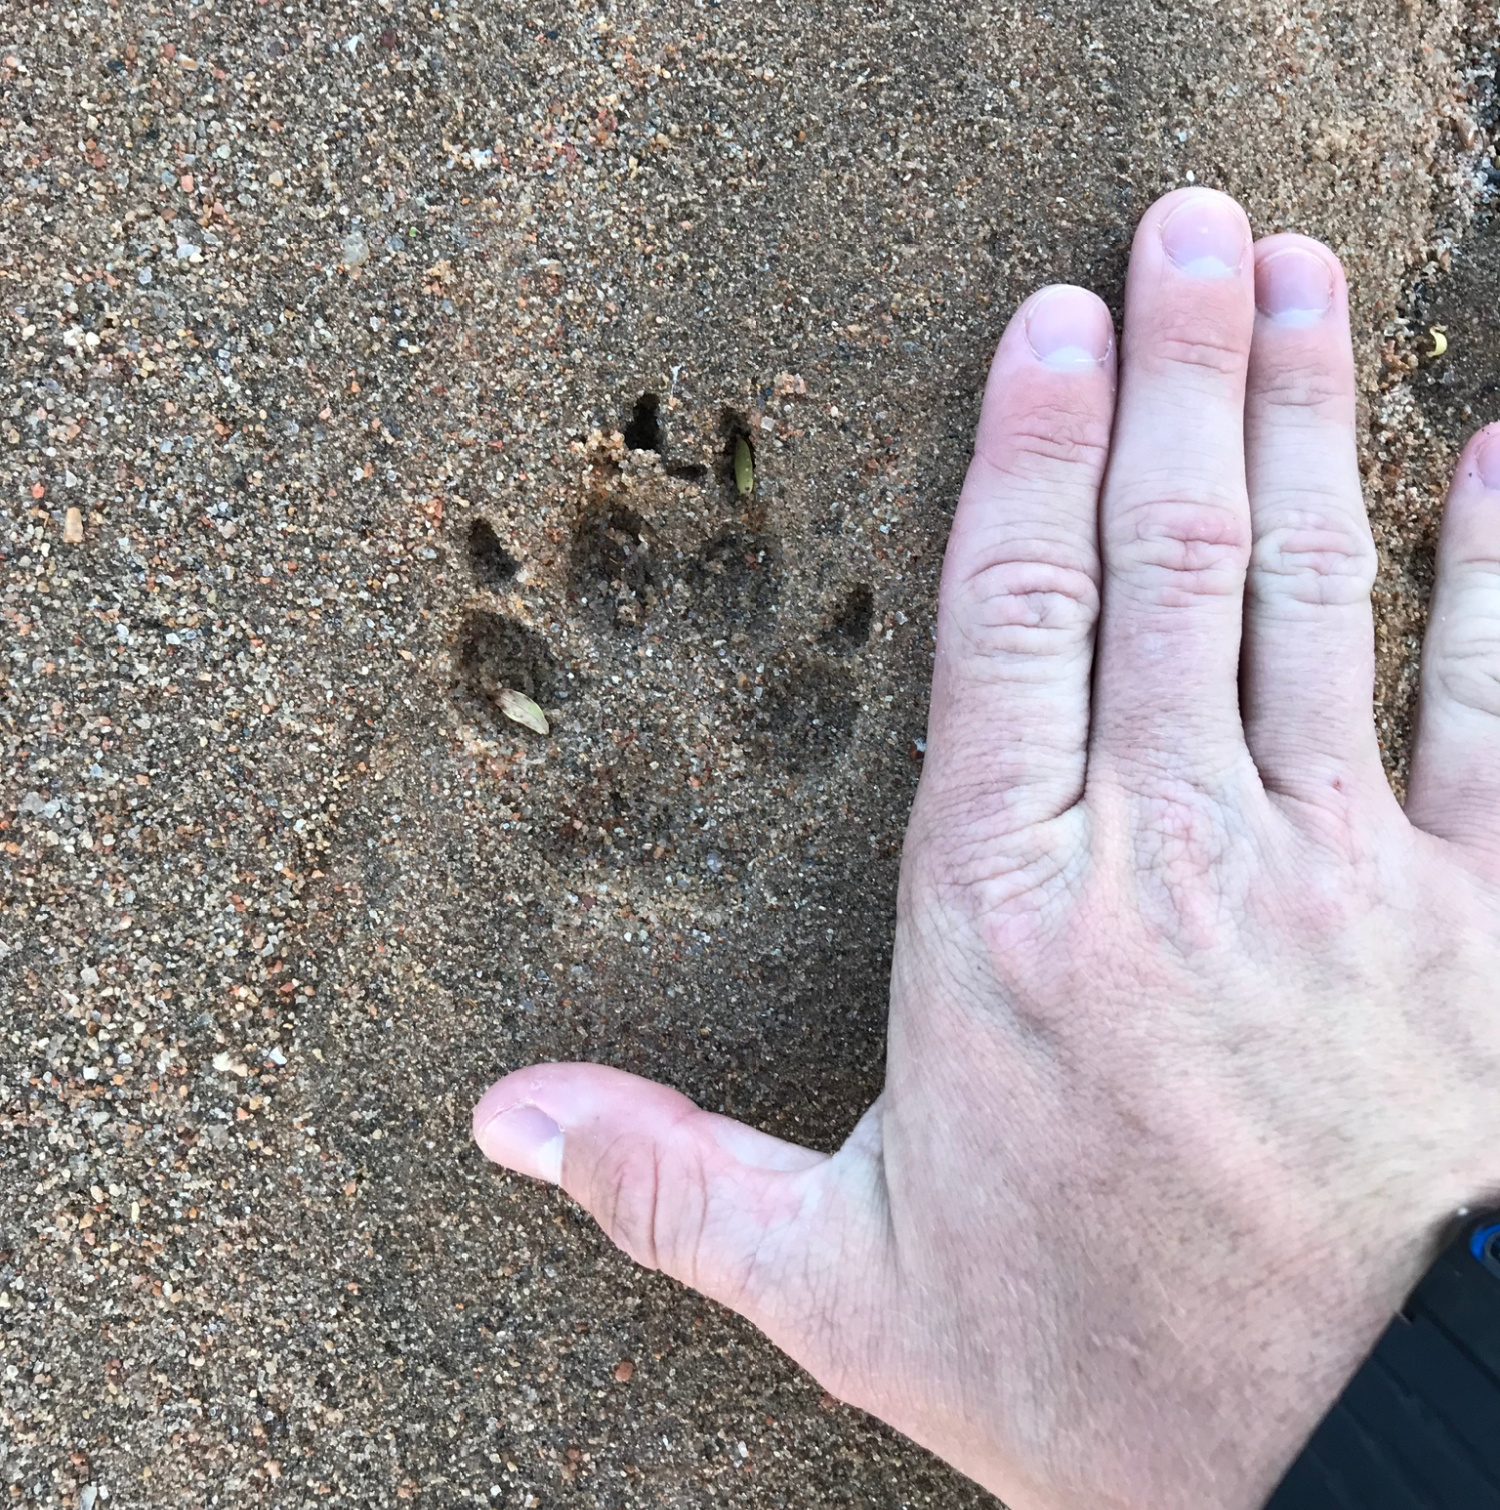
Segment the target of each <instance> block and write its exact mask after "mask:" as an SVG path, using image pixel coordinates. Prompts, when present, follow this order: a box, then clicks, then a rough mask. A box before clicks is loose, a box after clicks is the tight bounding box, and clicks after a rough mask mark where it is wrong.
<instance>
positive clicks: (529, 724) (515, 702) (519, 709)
mask: <svg viewBox="0 0 1500 1510" xmlns="http://www.w3.org/2000/svg"><path fill="white" fill-rule="evenodd" d="M500 711H501V712H502V713H503V714H504V715H505V716H506V717H507V718H508V719H509V720H510V721H511V722H512V723H513V724H520V725H521V726H522V727H523V728H527V729H532V730H535V732H536V733H538V734H547V733H550V732H551V725H549V724H548V722H547V715H546V714H545V713H543V712H542V710H541V709H540V708H539V707H537V705H536V704H535V703H534V702H532V700H531V699H530V698H529V697H527V696H526V695H525V694H524V693H521V692H516V691H514V690H513V689H512V688H510V687H505V688H502V689H501V692H500Z"/></svg>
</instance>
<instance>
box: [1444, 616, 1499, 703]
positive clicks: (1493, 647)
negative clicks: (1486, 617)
mask: <svg viewBox="0 0 1500 1510" xmlns="http://www.w3.org/2000/svg"><path fill="white" fill-rule="evenodd" d="M1437 682H1438V689H1439V691H1440V692H1441V694H1442V696H1443V697H1444V698H1445V699H1446V700H1447V701H1448V702H1450V703H1452V704H1454V705H1455V706H1457V707H1460V708H1467V709H1468V710H1469V711H1470V712H1471V713H1483V714H1486V715H1487V716H1489V717H1490V718H1500V624H1496V625H1494V626H1492V629H1491V632H1490V633H1489V634H1488V635H1485V636H1474V637H1470V636H1465V637H1464V639H1463V640H1462V641H1460V642H1459V643H1458V644H1456V645H1452V646H1449V647H1448V648H1447V649H1446V650H1445V652H1444V654H1443V657H1442V659H1441V660H1440V661H1439V662H1438V666H1437Z"/></svg>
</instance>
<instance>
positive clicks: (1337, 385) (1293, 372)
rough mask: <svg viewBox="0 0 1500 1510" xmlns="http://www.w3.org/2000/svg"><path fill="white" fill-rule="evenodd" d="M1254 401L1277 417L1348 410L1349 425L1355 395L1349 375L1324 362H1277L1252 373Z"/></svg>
mask: <svg viewBox="0 0 1500 1510" xmlns="http://www.w3.org/2000/svg"><path fill="white" fill-rule="evenodd" d="M1251 387H1252V391H1253V394H1254V397H1255V398H1256V400H1257V401H1258V402H1260V403H1261V404H1263V405H1265V407H1266V408H1267V409H1274V410H1276V411H1277V412H1278V416H1284V415H1297V414H1300V413H1307V414H1322V413H1326V411H1328V410H1329V409H1347V410H1348V411H1349V417H1350V419H1351V421H1352V419H1353V410H1354V394H1353V386H1352V383H1351V379H1350V374H1349V372H1348V371H1347V369H1345V370H1340V369H1339V368H1336V367H1334V366H1332V365H1331V364H1330V363H1328V362H1326V361H1322V360H1319V359H1317V358H1308V359H1307V360H1305V361H1296V360H1286V359H1281V360H1278V361H1277V362H1276V364H1275V366H1268V367H1264V368H1261V367H1256V368H1253V369H1252V379H1251Z"/></svg>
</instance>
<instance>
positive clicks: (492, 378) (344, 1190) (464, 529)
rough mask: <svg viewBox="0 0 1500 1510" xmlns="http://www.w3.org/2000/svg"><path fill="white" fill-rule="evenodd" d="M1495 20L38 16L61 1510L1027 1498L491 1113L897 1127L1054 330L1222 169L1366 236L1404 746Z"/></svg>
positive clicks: (39, 457) (25, 135) (9, 576)
mask: <svg viewBox="0 0 1500 1510" xmlns="http://www.w3.org/2000/svg"><path fill="white" fill-rule="evenodd" d="M1493 19H1494V18H1493V8H1492V7H1485V6H1479V5H1473V6H1471V5H1469V4H1466V3H1460V0H1349V3H1344V4H1337V5H1336V4H1332V3H1317V0H1300V3H1299V0H1244V3H1238V4H1217V5H1215V4H1207V3H1192V4H1188V3H1174V4H1167V3H1164V0H1097V3H1083V0H1063V3H1057V4H1054V5H1051V6H1047V7H1039V6H1036V5H1030V4H1010V3H998V0H990V3H981V4H979V5H977V6H975V5H969V6H944V5H930V6H918V5H913V4H910V3H908V0H887V3H879V0H876V3H869V4H864V5H858V6H855V5H844V4H839V3H819V0H807V3H805V4H801V5H790V4H786V3H782V0H764V3H761V4H749V3H742V0H725V3H718V0H713V3H704V0H662V3H657V4H652V5H643V4H638V3H623V4H614V3H607V4H602V5H582V4H577V5H562V4H556V3H551V0H543V3H542V4H540V5H539V6H538V7H532V8H526V7H520V6H509V5H505V4H501V3H498V0H492V3H486V0H457V3H454V4H451V5H450V4H433V5H431V6H427V5H418V4H416V3H407V0H399V3H398V0H364V3H360V0H342V3H340V4H336V5H335V4H321V3H312V0H286V3H280V0H276V3H256V0H214V3H205V4H198V5H193V4H190V3H188V0H172V3H166V4H154V5H153V4H147V3H143V0H110V3H108V4H107V5H106V4H104V3H94V4H84V3H76V4H73V3H61V0H54V3H51V4H47V3H42V0H37V3H33V0H15V3H13V4H10V5H7V6H6V7H5V8H4V10H3V12H0V149H3V162H4V171H3V176H0V199H3V212H0V293H3V301H0V613H3V615H4V625H3V631H0V645H3V649H4V656H3V659H0V739H3V749H4V761H3V764H0V1001H3V1007H0V1032H3V1035H4V1036H3V1038H0V1481H3V1483H4V1484H5V1485H6V1486H7V1492H8V1494H9V1496H10V1499H11V1501H13V1502H15V1503H17V1504H24V1505H55V1506H74V1505H80V1506H82V1507H84V1510H98V1507H100V1506H102V1505H105V1504H110V1505H113V1504H118V1505H121V1506H127V1505H143V1506H145V1505H150V1506H174V1507H175V1506H182V1507H189V1506H194V1507H196V1506H208V1505H219V1506H235V1507H238V1506H249V1505H275V1506H282V1505H285V1506H296V1507H304V1506H308V1507H311V1506H325V1505H326V1506H335V1505H339V1506H366V1505H370V1506H384V1505H396V1504H398V1503H400V1502H405V1503H414V1504H418V1505H429V1506H434V1507H437V1506H450V1505H452V1506H458V1505H493V1506H503V1507H505V1510H513V1507H514V1510H520V1507H548V1510H551V1507H554V1506H564V1505H576V1506H579V1507H589V1510H593V1507H599V1510H605V1507H608V1510H616V1507H626V1506H663V1505H664V1506H682V1507H689V1506H691V1507H701V1506H705V1505H721V1504H722V1505H726V1506H730V1505H732V1506H741V1507H745V1510H770V1507H782V1506H788V1507H793V1506H816V1507H820V1510H821V1507H837V1506H860V1507H872V1510H873V1507H880V1510H885V1507H890V1510H900V1507H912V1510H915V1507H918V1506H943V1507H963V1506H971V1505H972V1506H978V1505H981V1504H986V1503H991V1502H990V1501H988V1500H987V1497H986V1496H984V1495H983V1494H981V1493H980V1492H979V1491H977V1490H975V1489H973V1488H972V1487H970V1486H968V1485H966V1484H964V1483H963V1482H961V1481H960V1480H958V1479H956V1478H955V1477H954V1476H953V1475H951V1474H950V1473H948V1472H947V1470H945V1469H944V1468H942V1467H941V1466H940V1465H937V1464H935V1463H934V1462H932V1461H931V1460H930V1459H928V1458H926V1457H925V1456H924V1455H923V1454H922V1453H920V1452H918V1451H916V1450H915V1449H912V1448H910V1447H908V1446H906V1445H905V1444H903V1443H902V1442H901V1441H899V1440H898V1439H896V1438H894V1437H893V1436H892V1435H891V1434H890V1433H888V1432H886V1431H884V1430H883V1429H881V1428H879V1427H877V1426H875V1425H872V1424H871V1423H870V1422H868V1421H867V1420H865V1419H863V1418H862V1417H860V1416H858V1415H857V1414H856V1413H854V1412H852V1411H849V1410H847V1409H846V1408H844V1407H843V1406H840V1405H838V1404H837V1403H836V1402H834V1401H833V1400H832V1399H830V1398H828V1397H826V1396H825V1395H824V1394H823V1392H822V1390H821V1388H820V1387H819V1386H818V1385H817V1384H816V1383H815V1382H813V1381H812V1380H810V1379H808V1378H807V1377H805V1376H804V1375H802V1374H801V1373H799V1371H798V1370H797V1369H796V1368H794V1367H793V1366H791V1365H790V1364H789V1363H787V1362H786V1361H785V1360H784V1359H782V1358H781V1357H780V1356H779V1355H777V1354H776V1353H775V1352H774V1351H773V1350H772V1349H771V1348H770V1347H769V1346H768V1345H767V1344H765V1343H764V1342H762V1341H761V1340H760V1339H759V1338H758V1337H757V1336H756V1335H755V1334H754V1333H753V1332H752V1331H751V1330H750V1329H749V1328H748V1327H747V1326H745V1325H743V1324H741V1323H740V1322H739V1321H738V1320H737V1319H735V1318H733V1317H731V1316H727V1315H725V1314H724V1313H722V1312H720V1311H719V1310H718V1309H716V1308H715V1307H713V1306H711V1305H709V1304H707V1303H705V1302H703V1301H701V1300H699V1299H698V1298H697V1297H695V1296H693V1295H691V1294H688V1293H687V1292H685V1291H683V1290H681V1289H679V1288H678V1287H676V1286H675V1285H673V1284H671V1283H669V1282H668V1281H666V1280H664V1279H662V1278H660V1277H659V1276H653V1275H649V1274H645V1273H641V1272H638V1271H635V1270H633V1269H632V1268H631V1267H630V1266H629V1265H628V1264H627V1263H626V1262H625V1261H624V1260H623V1259H622V1258H620V1257H619V1256H617V1255H616V1254H615V1253H614V1251H613V1250H612V1249H611V1248H610V1247H609V1245H608V1244H607V1243H606V1242H604V1241H603V1239H602V1238H601V1237H600V1235H599V1234H598V1233H597V1232H596V1231H595V1230H594V1228H593V1227H592V1225H591V1223H590V1222H589V1221H588V1220H587V1219H586V1218H583V1217H582V1216H580V1214H579V1213H578V1212H577V1211H575V1209H574V1208H572V1207H571V1205H570V1204H569V1203H568V1201H567V1200H566V1199H564V1198H563V1197H561V1196H560V1195H558V1194H556V1193H554V1192H549V1191H544V1190H542V1189H539V1188H537V1187H535V1186H532V1185H530V1184H527V1183H525V1182H521V1181H517V1180H512V1179H510V1178H508V1177H505V1176H503V1175H501V1174H499V1173H497V1172H496V1171H494V1170H492V1169H490V1168H489V1167H487V1166H485V1165H484V1164H483V1162H482V1161H481V1160H480V1159H479V1157H478V1156H477V1155H476V1153H475V1152H474V1151H473V1150H472V1148H471V1147H470V1145H469V1142H468V1136H467V1131H468V1116H469V1108H470V1106H471V1104H472V1102H473V1099H474V1098H475V1097H476V1096H477V1094H478V1093H479V1091H480V1090H481V1089H482V1088H483V1086H484V1085H485V1084H487V1083H488V1081H489V1080H490V1079H491V1078H492V1077H493V1076H495V1075H496V1074H498V1073H500V1072H503V1071H505V1070H507V1069H510V1068H513V1067H516V1066H519V1065H523V1064H525V1063H528V1062H530V1061H532V1060H534V1059H538V1058H553V1057H578V1056H587V1057H593V1058H598V1059H602V1060H605V1061H607V1062H609V1063H612V1064H617V1065H621V1066H624V1067H626V1068H629V1069H632V1070H637V1071H641V1072H644V1073H648V1074H651V1075H653V1076H656V1077H659V1078H662V1079H665V1080H668V1081H670V1082H671V1083H673V1084H675V1085H677V1086H679V1087H681V1088H682V1089H683V1090H685V1091H687V1092H689V1093H690V1094H692V1095H694V1096H695V1097H697V1098H698V1099H699V1100H700V1101H701V1102H703V1103H704V1104H706V1105H708V1106H711V1107H714V1108H716V1109H719V1110H723V1111H726V1112H729V1113H731V1114H733V1115H736V1116H739V1117H743V1118H746V1119H748V1120H750V1121H752V1122H754V1123H756V1124H757V1125H760V1126H762V1127H765V1128H768V1129H770V1130H772V1131H775V1132H777V1133H779V1134H781V1135H783V1136H786V1137H790V1138H796V1139H800V1140H803V1141H805V1142H807V1143H810V1144H813V1145H816V1146H818V1147H823V1148H832V1147H834V1146H836V1145H837V1143H838V1142H839V1140H840V1139H841V1137H842V1136H843V1135H844V1133H845V1132H846V1131H847V1130H848V1128H849V1127H850V1126H851V1125H852V1123H853V1121H854V1119H855V1118H856V1117H857V1116H858V1114H859V1112H860V1111H861V1110H862V1109H863V1108H864V1106H865V1105H866V1104H867V1103H868V1102H869V1100H870V1099H871V1098H872V1097H873V1096H874V1095H875V1093H876V1092H877V1091H878V1089H879V1085H880V1079H881V1054H882V1036H883V1018H884V991H885V975H886V968H887V959H888V947H889V946H888V940H889V935H890V927H891V911H892V899H893V891H894V883H895V876H896V867H897V861H898V852H899V846H900V842H901V835H902V828H903V823H904V817H905V813H906V810H907V807H908V804H909V802H910V798H911V794H912V791H913V787H914V784H915V782H916V780H917V777H918V774H919V772H920V761H921V754H920V747H919V741H920V739H921V736H922V734H923V727H924V718H925V705H926V695H927V694H926V678H927V674H928V667H929V661H930V646H931V638H930V631H931V624H932V618H933V608H934V593H935V581H936V576H937V571H938V565H939V561H940V556H941V550H942V545H943V539H944V532H945V528H946V523H947V520H948V518H949V514H950V510H951V508H952V504H953V500H954V497H955V493H956V490H957V486H958V483H959V480H960V478H961V475H962V471H963V467H964V464H965V461H966V451H967V444H968V435H969V431H970V427H971V425H972V422H973V419H974V416H975V412H976V407H977V395H978V391H979V387H980V383H981V380H982V377H983V373H984V369H985V365H986V360H987V356H988V353H989V351H990V349H991V347H992V345H993V343H994V341H995V339H996V337H997V335H998V333H999V331H1000V329H1001V327H1002V324H1003V322H1004V320H1005V318H1006V316H1007V314H1008V312H1009V311H1010V310H1011V309H1012V308H1013V307H1014V305H1015V303H1016V302H1017V301H1018V300H1019V299H1020V298H1021V297H1022V296H1024V294H1025V293H1026V292H1027V291H1028V290H1029V289H1030V288H1032V287H1033V286H1034V285H1036V284H1037V283H1039V282H1041V281H1044V280H1049V279H1057V278H1067V279H1074V280H1080V281H1088V282H1091V283H1093V284H1094V285H1095V286H1097V287H1099V288H1100V289H1101V291H1102V292H1104V293H1105V294H1106V296H1107V297H1109V298H1110V299H1111V300H1112V301H1117V300H1118V295H1119V284H1120V278H1121V274H1122V270H1123V265H1124V255H1125V250H1126V247H1127V245H1128V239H1129V236H1130V232H1131V229H1132V225H1133V222H1134V219H1135V217H1136V216H1137V215H1138V214H1139V213H1140V212H1141V210H1142V209H1143V208H1144V207H1145V206H1146V205H1147V204H1148V203H1149V202H1150V201H1151V199H1152V198H1153V197H1155V196H1156V195H1157V194H1158V193H1159V192H1161V191H1163V190H1165V189H1167V188H1170V187H1173V186H1175V185H1179V184H1183V183H1186V182H1190V181H1193V182H1199V183H1209V184H1214V185H1217V186H1220V187H1223V188H1226V189H1228V190H1231V191H1232V192H1234V193H1236V194H1238V195H1239V196H1241V198H1242V199H1243V201H1244V203H1245V204H1246V206H1247V207H1248V209H1249V211H1250V213H1251V216H1252V218H1253V220H1254V222H1255V224H1256V226H1257V228H1258V229H1260V230H1262V231H1267V232H1269V231H1272V230H1275V229H1280V228H1288V227H1289V228H1296V229H1299V230H1303V231H1308V232H1311V233H1313V234H1316V235H1319V236H1322V237H1325V238H1326V239H1328V241H1329V242H1330V243H1331V244H1332V245H1333V246H1334V247H1335V248H1336V249H1337V250H1338V251H1339V252H1340V253H1341V254H1342V255H1343V256H1344V257H1345V259H1346V262H1347V265H1348V268H1349V271H1350V275H1351V279H1352V281H1353V285H1354V289H1355V296H1356V311H1357V320H1358V334H1357V340H1358V344H1359V357H1360V364H1361V374H1362V383H1363V391H1364V403H1363V409H1362V435H1363V441H1362V443H1363V447H1364V461H1365V468H1366V476H1367V482H1368V489H1369V501H1370V507H1371V510H1372V514H1373V516H1374V518H1375V521H1376V527H1377V532H1378V535H1379V539H1380V544H1381V548H1382V552H1383V557H1384V569H1383V575H1382V578H1381V583H1380V589H1379V603H1378V608H1379V614H1380V631H1381V682H1380V694H1381V707H1380V716H1381V727H1382V734H1383V737H1384V738H1385V741H1386V746H1387V750H1388V753H1389V757H1390V762H1391V768H1392V771H1393V775H1394V776H1395V777H1396V779H1398V780H1399V776H1400V770H1401V762H1402V759H1403V752H1404V743H1405V740H1406V735H1407V726H1408V721H1409V707H1410V697H1411V688H1412V672H1413V668H1414V666H1415V649H1416V643H1417V636H1418V635H1419V634H1420V629H1421V619H1422V613H1423V601H1424V592H1425V588H1426V584H1427V577H1428V575H1429V573H1430V559H1431V547H1432V537H1433V528H1434V522H1435V520H1436V517H1437V513H1438V507H1439V499H1440V494H1441V488H1442V479H1443V475H1444V472H1445V470H1446V468H1447V467H1448V466H1449V465H1450V464H1451V458H1452V454H1453V450H1454V447H1455V445H1456V444H1457V443H1458V441H1459V440H1460V439H1461V437H1462V434H1463V433H1464V432H1465V431H1466V430H1467V429H1468V428H1470V427H1471V426H1472V425H1473V424H1475V423H1477V422H1479V421H1480V420H1483V419H1489V418H1494V417H1496V415H1497V413H1500V398H1497V394H1496V376H1497V372H1500V311H1497V308H1496V305H1495V300H1494V294H1493V290H1494V288H1495V285H1496V278H1497V276H1500V251H1497V249H1496V246H1495V245H1494V244H1493V243H1492V242H1491V241H1490V240H1489V239H1488V238H1487V235H1486V234H1485V233H1484V232H1483V229H1482V226H1483V220H1484V216H1485V213H1486V212H1485V203H1486V198H1487V195H1488V193H1489V182H1490V178H1491V176H1492V174H1491V166H1490V165H1491V159H1490V157H1489V146H1488V143H1489V140H1490V138H1489V135H1488V127H1489V122H1490V118H1491V109H1492V107H1491V104H1490V100H1491V90H1490V85H1491V72H1492V69H1491V55H1490V52H1489V50H1488V49H1489V48H1490V47H1491V45H1492V42H1493V36H1492V32H1493ZM1476 216H1477V217H1478V218H1477V220H1476ZM1432 324H1442V325H1444V326H1445V327H1446V331H1447V334H1448V337H1449V343H1450V344H1449V349H1448V351H1447V353H1446V354H1445V355H1444V356H1443V357H1441V358H1436V357H1433V356H1431V355H1430V353H1431V351H1432V347H1433V344H1434V343H1433V342H1432V340H1431V338H1430V336H1429V334H1428V328H1429V326H1430V325H1432ZM648 395H650V396H654V397H647V396H648ZM627 437H628V438H629V441H630V444H627V443H626V438H627ZM741 439H743V440H744V441H746V442H747V443H748V445H749V446H750V448H751V449H752V452H753V470H754V486H753V489H752V491H751V492H750V493H749V494H748V495H742V494H741V492H740V490H739V487H738V485H737V484H736V481H735V478H734V469H733V456H734V451H735V445H736V442H737V441H739V440H741ZM73 509H76V510H77V511H78V512H77V514H76V515H73V516H72V526H73V533H74V534H75V535H76V534H77V533H78V532H79V531H81V535H82V539H81V542H76V543H70V541H69V539H68V534H69V519H70V513H69V511H70V510H73ZM504 686H509V687H513V688H516V689H518V690H521V691H523V692H525V693H527V694H528V695H529V696H531V697H532V698H533V699H534V700H535V701H536V702H537V703H538V704H539V705H540V706H541V707H542V708H544V709H545V710H546V712H547V714H548V717H549V719H550V723H551V732H550V734H549V735H547V736H542V735H539V734H535V733H532V732H528V731H527V730H525V729H523V728H522V727H520V726H518V725H516V724H514V723H510V722H507V721H506V720H505V719H504V718H502V717H501V716H500V715H499V714H498V712H497V710H496V706H495V700H494V699H495V694H496V692H497V690H498V689H499V688H500V687H504Z"/></svg>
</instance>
